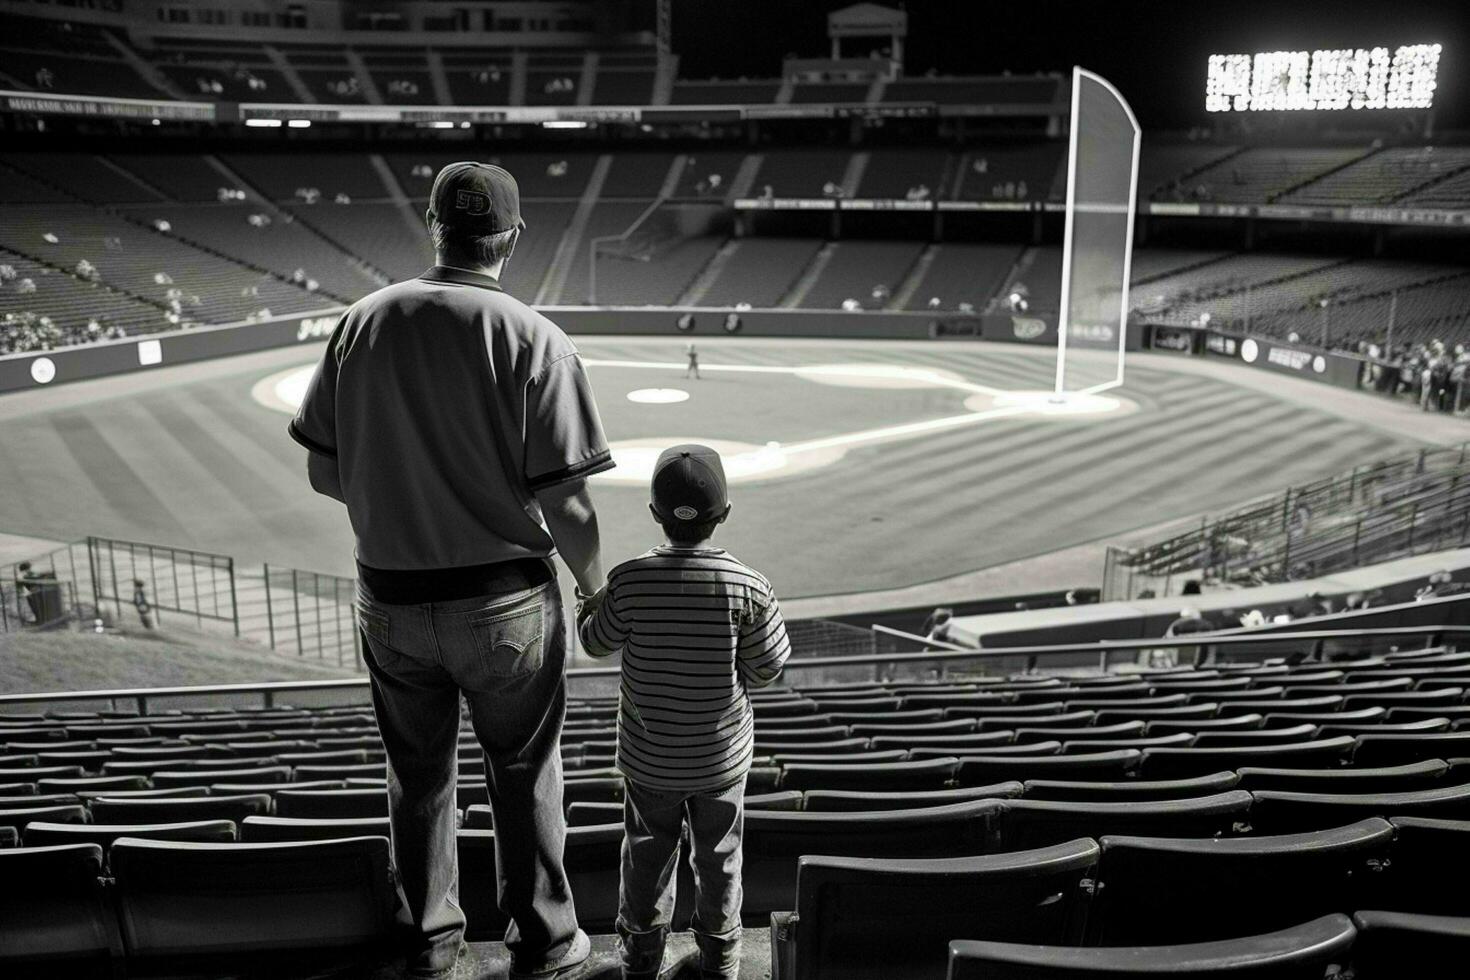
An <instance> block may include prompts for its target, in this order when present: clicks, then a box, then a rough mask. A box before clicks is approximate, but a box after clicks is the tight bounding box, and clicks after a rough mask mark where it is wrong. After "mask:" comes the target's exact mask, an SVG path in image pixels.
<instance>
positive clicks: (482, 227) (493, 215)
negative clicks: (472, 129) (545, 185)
mask: <svg viewBox="0 0 1470 980" xmlns="http://www.w3.org/2000/svg"><path fill="white" fill-rule="evenodd" d="M429 210H430V211H431V212H433V214H434V217H436V218H438V219H439V220H440V221H442V222H443V223H444V224H446V225H448V226H449V227H451V228H455V229H460V230H463V231H470V232H474V233H476V234H480V235H493V234H495V233H497V232H502V231H510V230H511V229H512V228H524V227H526V223H525V221H523V220H522V219H521V189H520V186H519V185H518V184H516V179H515V178H514V177H512V176H511V175H510V171H508V170H506V169H505V168H503V167H497V166H495V164H493V163H476V162H474V161H473V160H462V161H460V162H459V163H451V164H447V165H445V167H444V169H443V170H440V171H439V175H438V176H437V177H435V178H434V187H433V189H432V190H431V191H429Z"/></svg>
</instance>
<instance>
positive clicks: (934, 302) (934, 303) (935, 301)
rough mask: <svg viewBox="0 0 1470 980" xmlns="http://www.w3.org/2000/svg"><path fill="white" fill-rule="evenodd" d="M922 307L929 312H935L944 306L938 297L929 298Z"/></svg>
mask: <svg viewBox="0 0 1470 980" xmlns="http://www.w3.org/2000/svg"><path fill="white" fill-rule="evenodd" d="M924 305H925V306H927V307H928V308H929V309H931V310H937V309H940V308H941V307H943V306H944V301H943V300H941V299H940V298H939V297H938V296H930V297H929V302H927V303H925V304H924Z"/></svg>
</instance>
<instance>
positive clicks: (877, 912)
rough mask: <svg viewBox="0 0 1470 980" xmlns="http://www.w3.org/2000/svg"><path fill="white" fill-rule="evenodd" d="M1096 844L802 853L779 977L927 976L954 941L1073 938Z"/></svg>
mask: <svg viewBox="0 0 1470 980" xmlns="http://www.w3.org/2000/svg"><path fill="white" fill-rule="evenodd" d="M1097 856H1098V847H1097V844H1096V843H1095V842H1093V841H1091V840H1087V839H1082V840H1074V841H1070V842H1068V843H1065V844H1060V845H1057V846H1055V847H1049V848H1044V849H1041V850H1035V851H1021V852H1017V853H1013V854H997V855H990V856H985V857H969V858H941V859H933V858H930V859H920V860H912V859H911V860H884V859H873V858H837V857H814V856H809V857H803V858H801V859H800V861H799V862H798V868H797V883H796V906H795V914H794V915H793V914H792V913H791V912H789V911H787V912H776V913H773V914H772V916H771V977H772V980H797V978H800V980H825V978H831V980H839V978H840V980H870V978H871V980H889V978H892V980H908V978H913V980H920V978H929V977H936V976H938V975H939V973H940V971H942V970H943V969H944V964H945V960H946V956H947V953H948V948H949V943H950V941H952V940H955V939H992V940H1004V941H1007V942H1025V943H1059V944H1060V943H1073V942H1077V941H1078V940H1079V939H1080V938H1081V927H1082V923H1083V921H1084V918H1085V912H1086V908H1087V904H1088V899H1089V897H1090V891H1091V889H1090V881H1089V880H1088V879H1090V878H1091V877H1092V874H1093V870H1094V867H1095V865H1096V863H1097Z"/></svg>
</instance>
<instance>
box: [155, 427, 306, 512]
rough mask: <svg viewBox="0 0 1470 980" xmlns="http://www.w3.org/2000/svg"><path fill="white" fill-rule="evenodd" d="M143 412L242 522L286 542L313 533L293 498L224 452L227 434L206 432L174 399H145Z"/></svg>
mask: <svg viewBox="0 0 1470 980" xmlns="http://www.w3.org/2000/svg"><path fill="white" fill-rule="evenodd" d="M144 407H145V409H146V410H147V411H148V412H149V413H150V414H151V415H152V416H153V417H154V418H155V419H156V420H157V421H158V424H159V427H160V428H161V429H162V430H163V431H164V432H166V433H168V435H169V436H170V437H172V439H173V441H174V442H176V443H177V444H178V445H179V446H180V447H181V448H182V449H183V450H184V452H186V453H188V454H189V455H190V456H191V457H192V458H193V459H195V460H196V461H197V462H198V463H199V465H200V466H201V467H202V468H203V469H204V470H205V471H206V472H207V473H208V474H209V475H210V478H211V479H212V480H213V481H214V482H215V483H216V484H218V485H219V487H220V488H221V489H222V490H224V492H225V493H226V494H228V495H229V496H230V497H231V498H232V499H233V500H234V501H235V502H236V503H237V504H238V505H239V507H238V510H239V512H240V516H241V517H245V518H248V519H251V520H254V521H258V522H259V523H260V524H261V525H263V526H264V527H265V528H266V529H268V530H269V531H270V532H271V533H272V534H275V535H279V536H282V537H286V538H288V539H289V538H293V537H300V536H303V535H307V534H310V533H312V531H313V530H314V527H313V522H312V520H311V518H310V516H309V515H307V514H304V513H302V512H301V511H300V510H299V509H298V508H297V507H296V506H295V502H296V501H297V499H298V498H297V497H296V496H295V495H294V494H292V493H290V492H289V491H288V490H287V489H285V488H283V487H281V486H280V485H278V484H276V483H273V482H272V481H270V480H268V479H266V478H264V477H262V476H261V475H260V474H259V473H257V472H256V471H255V470H254V469H252V468H251V467H250V466H248V465H246V464H245V463H243V462H241V460H240V459H239V458H238V457H237V456H236V455H235V454H234V453H233V452H231V451H230V450H229V449H227V448H226V444H227V443H228V442H229V441H230V440H229V432H228V431H227V430H226V429H223V428H217V429H216V430H215V431H211V430H210V429H209V428H206V426H205V425H203V424H201V421H200V420H199V419H198V418H196V417H194V416H193V415H192V414H191V413H190V412H189V411H188V410H187V408H186V407H185V405H184V404H182V403H181V402H180V401H179V400H178V399H177V398H170V399H168V400H167V401H162V400H157V399H149V400H147V401H145V403H144Z"/></svg>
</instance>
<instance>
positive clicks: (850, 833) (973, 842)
mask: <svg viewBox="0 0 1470 980" xmlns="http://www.w3.org/2000/svg"><path fill="white" fill-rule="evenodd" d="M1004 806H1005V804H1004V803H1003V802H1001V801H999V800H974V801H971V802H967V803H954V804H950V805H947V806H937V807H927V808H924V809H917V810H912V809H911V810H882V811H862V812H849V813H783V812H778V811H750V812H748V813H746V815H745V838H744V852H745V863H744V870H743V878H744V881H743V885H744V889H745V904H744V912H743V918H744V919H745V921H746V922H749V923H759V922H761V921H763V920H764V917H765V916H767V915H769V914H770V913H771V912H779V911H782V910H788V909H791V908H793V907H795V898H796V867H797V861H798V859H800V858H801V857H802V856H803V855H806V854H824V855H831V856H834V857H887V858H908V857H963V856H967V855H976V854H984V853H986V852H987V851H989V850H991V849H992V848H991V847H990V843H991V839H992V836H993V824H994V821H995V820H996V818H997V816H998V815H999V814H1000V812H1001V810H1002V808H1003V807H1004ZM619 832H621V828H619Z"/></svg>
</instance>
